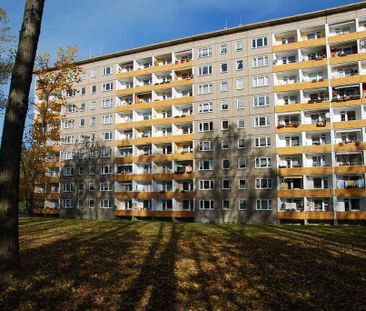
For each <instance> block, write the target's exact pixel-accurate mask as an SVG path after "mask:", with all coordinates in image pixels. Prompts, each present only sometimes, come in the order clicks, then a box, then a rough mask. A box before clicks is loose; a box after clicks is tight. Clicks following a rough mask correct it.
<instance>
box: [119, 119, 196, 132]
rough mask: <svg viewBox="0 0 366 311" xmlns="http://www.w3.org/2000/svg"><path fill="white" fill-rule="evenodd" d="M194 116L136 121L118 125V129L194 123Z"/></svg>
mask: <svg viewBox="0 0 366 311" xmlns="http://www.w3.org/2000/svg"><path fill="white" fill-rule="evenodd" d="M192 121H193V116H185V117H179V118H175V117H171V118H160V119H151V120H142V121H134V122H124V123H117V124H116V128H117V129H124V128H131V127H136V126H150V125H157V124H173V123H183V122H192Z"/></svg>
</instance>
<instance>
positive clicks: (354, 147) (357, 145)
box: [334, 142, 366, 151]
mask: <svg viewBox="0 0 366 311" xmlns="http://www.w3.org/2000/svg"><path fill="white" fill-rule="evenodd" d="M334 150H335V151H359V150H366V143H362V142H350V143H339V144H336V145H334Z"/></svg>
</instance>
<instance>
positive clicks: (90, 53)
mask: <svg viewBox="0 0 366 311" xmlns="http://www.w3.org/2000/svg"><path fill="white" fill-rule="evenodd" d="M91 57H92V51H91V49H89V58H91Z"/></svg>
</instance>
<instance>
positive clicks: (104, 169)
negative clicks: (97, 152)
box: [100, 165, 112, 175]
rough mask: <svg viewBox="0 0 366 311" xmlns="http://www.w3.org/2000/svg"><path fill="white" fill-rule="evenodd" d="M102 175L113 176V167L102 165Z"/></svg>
mask: <svg viewBox="0 0 366 311" xmlns="http://www.w3.org/2000/svg"><path fill="white" fill-rule="evenodd" d="M100 173H101V174H102V175H109V174H112V166H111V165H102V166H101V168H100Z"/></svg>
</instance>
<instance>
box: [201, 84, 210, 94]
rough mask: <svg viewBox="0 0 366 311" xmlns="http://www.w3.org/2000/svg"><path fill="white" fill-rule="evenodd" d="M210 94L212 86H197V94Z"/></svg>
mask: <svg viewBox="0 0 366 311" xmlns="http://www.w3.org/2000/svg"><path fill="white" fill-rule="evenodd" d="M209 93H212V84H211V83H210V84H201V85H199V86H198V94H201V95H202V94H209Z"/></svg>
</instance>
